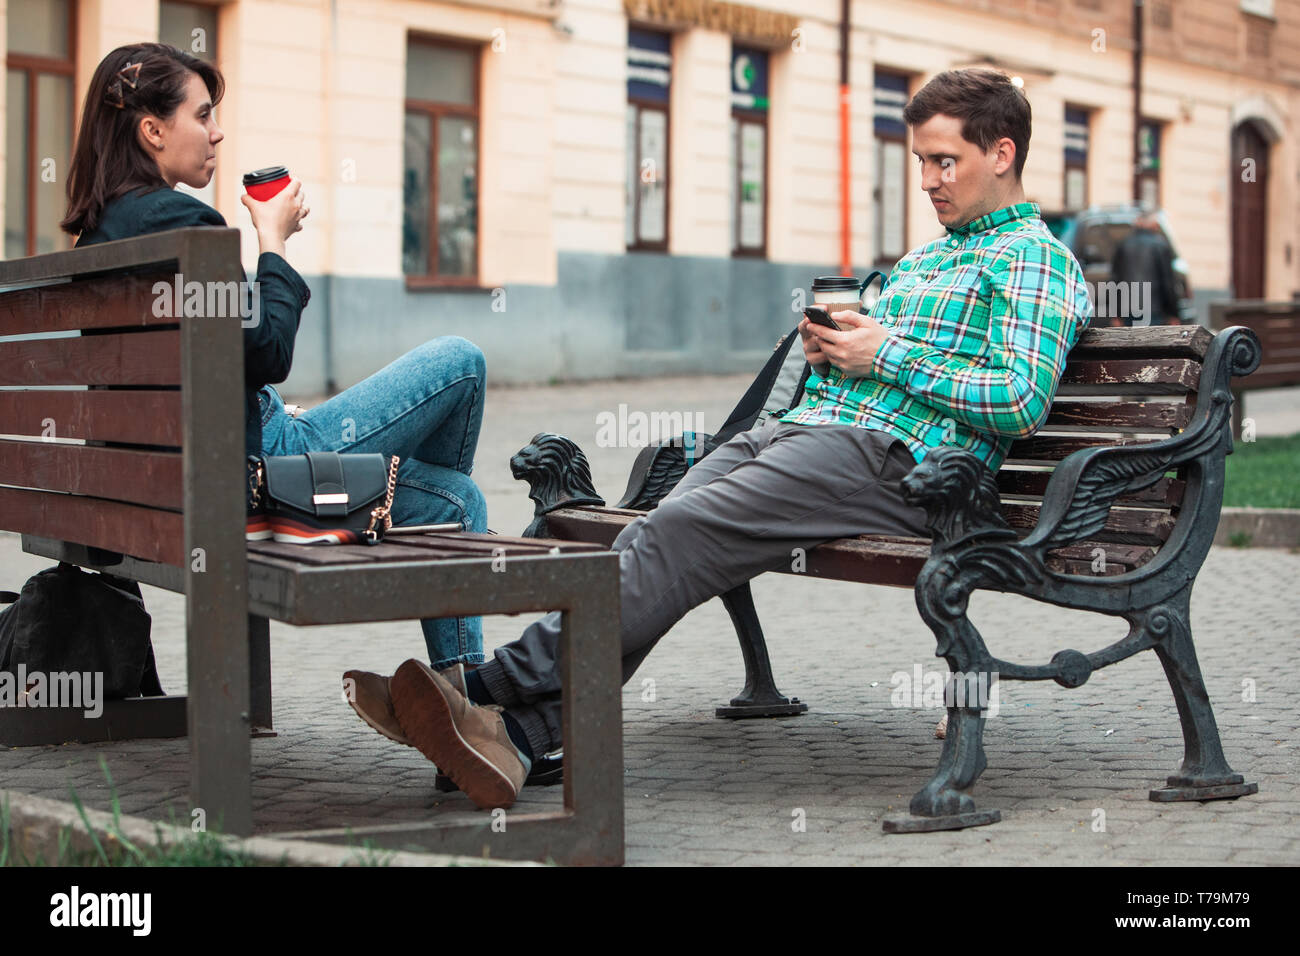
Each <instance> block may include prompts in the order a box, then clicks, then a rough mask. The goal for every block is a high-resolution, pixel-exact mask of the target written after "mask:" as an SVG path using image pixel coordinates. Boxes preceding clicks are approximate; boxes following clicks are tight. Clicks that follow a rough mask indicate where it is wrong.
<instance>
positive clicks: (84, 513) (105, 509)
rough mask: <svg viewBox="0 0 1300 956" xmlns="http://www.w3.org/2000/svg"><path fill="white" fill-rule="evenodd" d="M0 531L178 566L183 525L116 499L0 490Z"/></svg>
mask: <svg viewBox="0 0 1300 956" xmlns="http://www.w3.org/2000/svg"><path fill="white" fill-rule="evenodd" d="M0 528H4V529H5V530H6V531H15V532H17V533H19V534H31V535H37V536H39V537H43V538H56V539H58V540H60V541H71V542H74V543H76V544H85V545H89V546H90V547H92V548H104V549H106V550H109V551H117V552H120V553H124V554H130V555H132V556H133V557H137V558H142V559H143V560H145V561H159V562H161V563H163V564H170V565H174V566H177V567H182V566H184V564H185V523H184V518H183V516H181V515H179V514H177V513H176V512H174V511H159V510H158V509H156V508H142V507H140V506H139V505H130V504H125V503H123V502H120V501H105V500H103V499H100V498H85V497H81V496H79V495H58V494H50V493H48V492H41V491H27V490H24V489H21V488H0Z"/></svg>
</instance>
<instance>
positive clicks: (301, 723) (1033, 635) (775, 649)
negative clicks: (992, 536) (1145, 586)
mask: <svg viewBox="0 0 1300 956" xmlns="http://www.w3.org/2000/svg"><path fill="white" fill-rule="evenodd" d="M746 384H747V377H745V376H740V377H737V376H729V377H722V378H718V379H713V380H703V379H660V380H653V381H643V382H606V383H597V384H580V385H565V386H556V387H549V388H543V387H537V388H517V389H493V390H492V392H491V394H490V397H489V401H488V404H487V409H488V414H487V421H486V423H485V427H484V435H483V441H482V443H481V446H480V455H479V462H480V465H479V466H478V470H477V472H476V477H477V478H478V480H479V481H480V483H481V484H482V486H483V488H484V490H485V492H486V494H487V497H488V501H489V504H490V507H491V509H492V510H491V515H490V523H491V525H492V526H493V527H494V528H496V529H498V530H501V531H504V532H508V533H518V531H519V530H520V529H522V528H523V526H524V525H525V524H526V523H527V521H528V520H529V518H530V517H531V504H530V502H529V501H528V499H527V497H526V494H525V489H524V486H523V485H522V484H520V483H518V482H515V481H513V480H512V479H511V478H510V475H509V471H508V467H507V465H506V461H507V458H508V456H509V455H510V454H511V453H512V452H513V451H515V450H516V449H517V448H519V447H520V446H522V445H523V444H525V443H526V442H527V440H528V439H529V438H530V437H531V436H532V434H533V433H534V432H536V431H539V430H543V429H545V430H553V431H559V432H562V433H564V434H567V435H569V436H570V437H571V438H573V439H574V440H576V441H577V442H578V443H579V444H580V445H581V446H582V447H583V448H584V449H585V450H586V452H587V453H588V455H589V456H590V457H591V460H592V465H593V473H594V476H595V479H596V484H597V487H598V488H599V489H601V491H602V492H604V493H605V495H606V496H607V497H608V499H609V500H610V501H611V502H613V501H615V500H617V499H618V498H619V497H620V496H621V494H622V490H623V485H624V481H625V479H626V475H627V470H628V467H629V466H630V464H631V461H632V458H633V457H634V456H635V453H636V449H635V448H600V447H598V446H597V444H596V435H597V426H598V424H599V423H598V421H597V418H596V416H597V414H599V413H600V412H609V413H611V414H613V415H614V416H615V417H617V416H618V406H619V403H620V402H624V403H626V404H627V406H628V408H627V410H626V411H627V413H628V415H629V416H630V414H631V413H632V412H637V411H640V412H646V413H649V412H653V411H680V412H686V411H690V412H692V413H693V414H696V415H700V416H702V417H703V423H702V424H701V423H700V422H699V421H698V420H697V421H696V423H695V424H696V426H697V428H699V430H703V431H712V430H714V429H716V428H717V427H718V426H719V425H720V424H721V423H722V421H723V419H724V418H725V416H726V413H727V411H728V410H729V408H730V406H731V404H732V402H733V401H734V400H735V398H736V396H738V395H739V394H740V392H741V391H742V390H743V387H744V386H745V385H746ZM682 396H691V398H692V402H693V403H694V404H684V403H683V401H682ZM1295 396H1296V393H1295V392H1291V393H1290V394H1289V395H1285V396H1283V397H1282V398H1281V399H1274V401H1273V404H1275V405H1276V406H1277V407H1278V408H1279V409H1280V410H1282V411H1287V410H1289V409H1292V408H1294V406H1295ZM1288 399H1289V400H1288ZM1268 408H1269V405H1268V403H1267V402H1266V401H1265V400H1262V399H1261V400H1260V401H1258V402H1256V403H1254V404H1253V406H1252V409H1251V412H1252V414H1255V415H1256V416H1258V417H1259V418H1260V424H1259V428H1260V432H1261V433H1262V434H1263V433H1267V431H1266V430H1267V429H1269V428H1270V427H1275V428H1277V430H1282V431H1285V430H1287V428H1286V426H1287V425H1289V424H1290V423H1289V422H1287V421H1282V420H1278V419H1276V418H1274V417H1271V416H1268V415H1267V410H1268ZM1287 413H1288V414H1289V412H1287ZM628 420H629V421H631V420H632V419H631V418H630V417H629V418H628ZM1292 430H1294V429H1292ZM47 564H48V562H47V561H45V560H44V559H40V558H34V557H32V556H30V555H24V554H22V553H21V551H20V550H19V546H18V539H17V538H16V537H14V536H12V535H8V536H0V585H3V586H6V587H13V586H15V585H18V584H21V582H22V581H23V580H24V579H25V578H26V577H27V576H28V575H29V574H31V573H34V572H35V571H37V570H39V569H40V568H42V567H44V566H46V565H47ZM1297 580H1300V555H1298V554H1291V553H1287V552H1283V551H1276V550H1273V551H1268V550H1244V551H1243V550H1231V549H1215V550H1213V551H1212V552H1211V554H1210V557H1209V559H1208V561H1207V562H1206V565H1205V568H1204V570H1203V571H1202V573H1201V575H1200V577H1199V579H1198V583H1197V587H1196V590H1195V593H1194V594H1193V600H1192V624H1193V628H1194V632H1195V635H1196V638H1197V647H1198V652H1199V654H1200V660H1201V666H1202V669H1203V671H1204V673H1205V674H1206V677H1207V682H1208V685H1209V692H1210V696H1211V699H1212V701H1213V704H1214V706H1215V713H1216V716H1217V718H1218V722H1219V727H1220V730H1221V733H1222V736H1223V743H1224V749H1225V751H1226V753H1227V755H1228V759H1229V761H1230V762H1231V763H1232V765H1233V766H1234V767H1235V768H1236V769H1237V770H1238V771H1239V772H1242V773H1244V774H1245V775H1246V778H1247V779H1248V780H1253V781H1257V782H1258V783H1259V786H1260V792H1259V794H1258V795H1256V796H1253V797H1248V798H1245V799H1242V800H1238V801H1235V802H1233V801H1221V802H1216V803H1206V804H1198V803H1191V804H1157V803H1152V802H1150V801H1149V800H1148V799H1147V791H1148V790H1149V789H1150V788H1152V787H1153V786H1161V785H1163V782H1164V778H1165V776H1166V775H1167V774H1169V773H1172V772H1173V771H1175V770H1176V769H1177V767H1178V764H1179V761H1180V759H1181V756H1182V744H1181V734H1180V731H1179V724H1178V718H1177V714H1176V712H1175V710H1174V706H1173V700H1172V697H1171V695H1170V692H1169V687H1168V684H1167V682H1166V681H1165V678H1164V675H1163V672H1162V671H1161V669H1160V667H1159V664H1158V662H1157V660H1156V658H1155V656H1154V655H1152V654H1143V655H1139V656H1138V657H1137V658H1134V659H1132V660H1130V661H1128V662H1124V663H1121V664H1120V665H1117V666H1116V667H1113V668H1110V669H1107V670H1104V671H1101V672H1099V673H1097V674H1096V675H1094V677H1093V678H1092V680H1090V681H1089V682H1088V683H1087V684H1086V685H1084V686H1083V687H1081V688H1079V689H1077V690H1073V691H1067V690H1065V689H1063V688H1060V687H1057V686H1056V685H1055V684H1050V683H1048V684H1041V683H1035V684H1025V683H1020V682H1007V683H1005V684H1003V685H1002V687H1001V688H1000V700H999V708H1000V709H999V713H998V715H997V716H996V717H994V718H992V719H990V721H989V723H988V726H987V730H986V733H985V741H986V744H985V745H986V750H987V753H988V761H989V766H988V770H987V771H986V772H985V773H984V775H983V776H982V777H981V778H980V781H979V782H978V784H977V785H976V788H975V791H974V792H975V797H976V800H977V803H978V804H979V805H980V806H981V807H983V808H997V809H1000V810H1001V811H1002V812H1003V822H1001V823H1000V824H997V825H995V826H991V827H981V828H976V829H971V830H966V831H960V832H952V833H936V834H922V835H912V836H886V835H884V834H882V833H881V830H880V821H881V818H882V817H884V816H886V815H888V814H890V813H894V812H899V811H901V810H905V809H906V806H907V802H908V800H909V799H910V797H911V795H912V794H913V793H914V792H915V791H916V790H917V789H919V788H920V787H921V786H922V785H923V784H924V783H925V781H926V780H927V779H928V778H929V775H930V773H931V771H932V769H933V767H934V764H935V760H936V758H937V756H938V753H939V749H940V747H941V742H940V741H938V740H936V739H935V738H934V736H933V731H934V726H935V722H936V721H937V719H938V718H939V716H940V715H941V711H940V710H938V709H936V708H934V707H913V706H910V704H911V701H910V700H909V701H907V703H908V706H902V707H896V706H893V701H892V700H891V697H892V696H893V694H894V691H895V690H896V689H899V685H900V683H901V682H900V681H899V680H898V679H897V678H898V677H899V675H905V676H907V677H908V678H909V679H910V678H911V677H912V676H913V675H914V674H915V672H916V668H920V669H921V670H922V672H923V673H927V674H928V673H936V674H938V673H943V672H944V670H945V667H944V664H943V662H942V661H941V660H939V659H937V658H935V657H934V656H933V648H934V641H933V637H932V635H931V633H930V632H929V630H928V629H927V628H926V627H925V626H924V625H923V624H922V622H921V621H920V619H919V617H918V615H917V613H916V608H915V605H914V603H913V597H912V594H911V592H910V591H906V590H898V589H891V588H880V587H864V586H860V585H851V584H845V583H840V582H832V581H816V580H803V579H796V578H793V577H791V576H787V575H767V576H765V577H763V578H760V579H759V580H758V581H756V582H755V585H754V592H755V600H756V603H757V605H758V609H759V612H760V614H761V616H762V619H763V621H764V625H765V629H766V632H767V634H768V636H769V641H770V646H771V653H772V658H773V666H774V669H775V672H776V674H777V679H778V682H779V684H780V686H781V688H782V690H783V691H784V692H786V693H789V694H795V695H798V696H799V697H801V698H802V699H803V700H805V701H807V702H808V704H809V705H810V708H811V709H810V711H809V713H807V714H806V715H804V716H802V717H799V718H793V719H782V720H757V721H739V722H728V721H720V720H717V719H715V718H714V717H713V708H714V707H715V706H716V705H718V704H719V703H725V702H726V700H727V699H729V698H730V697H731V695H732V694H734V693H735V692H736V691H738V690H739V688H740V685H741V682H742V677H743V673H744V672H743V667H742V665H741V660H740V654H739V653H738V649H737V646H736V641H735V637H734V635H733V632H732V630H731V627H730V624H729V622H728V619H727V616H726V613H725V612H724V610H723V608H722V606H721V604H720V603H718V602H716V601H715V602H710V603H709V604H706V605H704V606H703V607H701V608H698V609H697V610H695V611H693V612H692V613H691V614H690V615H688V616H687V617H686V618H685V619H684V620H683V621H682V622H681V623H680V624H679V625H678V626H677V627H676V628H675V629H674V630H673V631H672V632H671V633H670V634H669V635H668V636H667V637H666V638H665V639H664V640H663V642H662V644H661V646H660V647H659V648H657V649H656V650H655V652H654V653H653V654H651V656H650V657H649V659H648V660H647V661H646V662H645V664H644V665H643V666H642V669H641V670H640V671H639V672H638V673H637V675H636V676H635V677H634V679H633V680H632V681H631V682H630V683H629V684H628V686H627V687H626V688H625V689H624V694H623V704H624V711H625V720H624V732H625V739H626V747H625V753H626V781H627V786H626V806H627V858H628V862H629V863H631V864H673V863H687V864H788V863H804V864H815V863H834V864H882V863H883V864H912V863H922V864H925V863H930V864H932V863H940V862H944V863H950V862H952V861H954V860H957V861H960V862H963V863H995V864H1013V865H1014V864H1043V863H1069V864H1080V863H1082V864H1118V865H1129V866H1135V865H1149V864H1162V863H1173V862H1190V863H1239V864H1250V863H1290V864H1295V863H1300V825H1298V824H1297V820H1300V786H1298V785H1300V757H1298V750H1297V744H1296V731H1297V725H1298V724H1300V716H1298V711H1300V708H1298V707H1297V698H1296V691H1295V687H1296V686H1297V678H1298V677H1300V623H1298V618H1300V597H1298V596H1297V590H1296V582H1297ZM146 604H147V606H148V607H149V609H150V611H151V612H152V614H153V616H154V643H155V645H156V648H157V655H158V663H159V668H160V671H161V674H162V680H163V686H164V687H165V688H166V689H167V690H168V691H169V692H172V693H178V692H183V691H184V684H185V667H184V642H183V620H184V605H183V602H182V600H181V599H180V598H178V597H177V596H176V595H172V594H168V593H165V592H160V591H154V590H152V589H146ZM971 617H972V620H974V622H975V623H976V625H977V626H980V627H981V629H982V631H983V633H984V635H985V637H986V639H987V640H988V642H989V644H990V647H991V649H992V650H993V651H994V653H996V654H998V655H999V656H1001V657H1005V658H1010V659H1015V660H1023V661H1025V662H1043V661H1046V660H1047V659H1048V658H1049V657H1050V656H1051V655H1052V654H1053V653H1054V652H1055V651H1056V650H1059V649H1060V648H1062V647H1074V648H1077V649H1080V650H1084V651H1088V650H1092V649H1096V648H1099V647H1101V646H1104V645H1105V644H1106V643H1108V642H1110V641H1111V640H1114V639H1116V638H1118V637H1119V636H1121V635H1122V633H1123V622H1122V621H1120V620H1118V619H1115V618H1107V617H1103V616H1098V615H1092V614H1088V613H1084V612H1076V611H1066V610H1061V609H1059V608H1055V607H1051V606H1048V605H1045V604H1037V603H1034V602H1032V601H1029V600H1026V599H1022V598H1018V597H1012V596H1006V595H995V594H986V593H980V594H977V595H976V596H975V598H974V600H973V602H972V613H971ZM485 629H486V632H487V636H488V640H489V643H491V644H492V645H496V644H500V643H502V642H504V641H506V640H509V639H510V638H511V637H513V636H514V635H515V634H517V633H518V629H519V619H518V618H508V617H496V618H489V619H487V620H486V621H485ZM271 635H272V655H273V668H274V677H275V695H276V715H275V720H276V727H277V730H278V732H279V736H277V737H275V738H272V739H261V740H255V741H254V742H253V759H254V772H255V781H254V784H253V789H254V800H255V819H256V822H257V827H258V830H259V832H271V831H275V830H285V829H295V830H297V829H303V828H315V827H330V826H345V825H349V824H352V825H365V824H370V823H381V822H382V823H396V822H404V821H417V820H423V819H427V818H429V817H431V816H433V815H437V814H461V813H467V812H473V811H472V809H471V808H470V805H469V804H468V802H467V801H465V799H464V798H463V797H462V796H461V795H459V794H454V795H450V796H444V795H440V794H437V793H436V792H435V791H434V789H433V770H432V767H431V765H430V764H429V763H428V762H427V761H425V760H424V759H423V758H422V757H421V756H420V755H419V754H418V753H417V752H415V751H414V750H411V749H408V748H405V747H400V746H397V745H395V744H392V743H390V742H388V741H387V740H385V739H383V738H382V737H380V736H379V735H377V734H376V733H374V732H373V731H371V730H370V729H369V728H367V727H366V726H364V725H363V724H362V723H361V722H360V721H358V720H357V719H356V717H355V716H353V714H352V712H351V710H350V709H349V708H348V707H347V705H346V704H345V703H344V702H343V701H342V700H341V698H340V684H339V680H340V674H341V672H342V671H343V670H344V669H346V668H349V667H361V668H367V669H373V670H380V671H391V669H392V668H394V667H395V666H396V665H397V664H398V663H399V662H400V661H402V660H403V659H404V658H406V657H409V656H414V655H418V654H422V653H423V644H422V642H421V639H420V636H419V629H418V626H417V625H416V624H415V623H414V622H411V623H409V624H408V623H404V622H403V623H397V624H370V625H362V626H351V625H350V626H341V627H320V628H292V627H288V626H284V625H279V624H274V623H273V624H272V628H271ZM1252 690H1253V693H1252ZM923 702H924V700H923ZM100 757H103V758H104V759H105V760H106V761H107V765H108V767H109V770H110V771H111V773H112V777H113V781H114V784H115V786H116V789H117V792H118V794H119V796H120V798H121V804H122V810H123V812H126V813H136V814H142V815H145V816H152V817H158V818H164V817H165V816H166V815H167V814H168V813H169V812H175V813H176V814H177V815H178V816H181V817H184V816H185V812H186V811H185V809H184V801H185V798H186V789H187V786H188V748H187V743H186V741H184V740H164V741H127V742H122V743H117V744H111V745H110V744H105V745H75V744H69V745H63V746H58V747H32V748H18V749H4V750H0V780H3V786H4V787H6V788H12V789H17V790H21V791H25V792H30V793H35V794H39V795H41V796H46V797H53V798H56V799H57V798H66V797H67V794H68V790H69V788H75V789H76V791H77V793H78V794H79V795H80V796H81V797H82V798H83V799H84V800H85V801H86V802H87V803H88V804H89V805H91V806H97V807H106V806H107V804H108V789H107V787H106V785H105V782H104V778H103V774H102V773H101V771H100V769H99V766H98V760H99V758H100ZM559 801H560V794H559V792H558V789H556V788H552V789H549V790H545V789H543V790H538V789H528V790H526V791H525V792H524V795H523V797H522V798H521V800H520V802H519V803H518V804H517V808H518V809H519V810H525V811H526V810H529V809H535V808H543V807H549V806H554V805H556V804H558V803H559Z"/></svg>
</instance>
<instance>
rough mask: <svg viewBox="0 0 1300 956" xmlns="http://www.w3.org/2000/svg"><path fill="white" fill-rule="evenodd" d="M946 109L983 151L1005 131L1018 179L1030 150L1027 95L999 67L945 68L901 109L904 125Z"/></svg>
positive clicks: (1029, 116)
mask: <svg viewBox="0 0 1300 956" xmlns="http://www.w3.org/2000/svg"><path fill="white" fill-rule="evenodd" d="M939 113H944V114H946V115H948V116H955V117H956V118H957V119H959V120H961V136H962V139H964V140H966V141H967V142H970V143H974V144H975V145H976V146H978V147H979V148H980V149H982V150H984V152H986V153H987V152H988V151H989V150H990V149H992V148H993V144H994V143H996V142H997V141H998V140H1000V139H1002V138H1003V137H1004V136H1005V137H1007V138H1009V139H1010V140H1011V142H1013V143H1015V144H1016V179H1019V178H1020V174H1021V172H1023V171H1024V168H1025V157H1026V156H1028V155H1029V130H1030V126H1031V125H1032V117H1031V114H1030V110H1029V100H1028V99H1026V98H1025V94H1024V93H1022V92H1021V91H1020V89H1019V88H1018V87H1016V86H1015V85H1014V84H1013V83H1012V82H1011V78H1010V77H1008V76H1007V75H1006V74H1005V73H999V72H998V71H997V70H986V69H978V68H975V69H969V70H947V71H946V72H943V73H940V74H939V75H938V76H936V77H935V78H934V79H932V80H931V81H930V82H929V83H927V84H925V86H923V87H921V89H920V91H918V92H917V94H916V95H915V96H914V97H912V101H911V102H910V103H908V104H907V106H906V108H904V110H903V119H904V120H905V121H906V122H907V125H908V126H917V125H919V124H921V123H924V122H925V121H926V120H928V119H930V117H932V116H935V115H936V114H939Z"/></svg>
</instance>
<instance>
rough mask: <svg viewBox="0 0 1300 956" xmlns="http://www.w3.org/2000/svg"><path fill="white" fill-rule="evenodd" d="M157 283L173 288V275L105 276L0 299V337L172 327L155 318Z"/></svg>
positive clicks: (19, 291)
mask: <svg viewBox="0 0 1300 956" xmlns="http://www.w3.org/2000/svg"><path fill="white" fill-rule="evenodd" d="M156 282H165V283H167V285H168V287H169V288H170V287H171V286H172V282H173V274H172V273H168V274H166V275H164V274H162V273H161V272H158V273H148V274H137V275H118V276H102V277H96V278H93V279H79V280H76V281H73V282H66V283H62V284H60V285H47V286H38V287H37V288H34V289H16V290H14V291H12V292H6V293H3V294H0V335H26V334H29V333H33V332H66V331H71V330H74V329H106V328H129V327H133V326H150V325H164V324H167V323H172V324H174V323H175V322H176V319H175V318H171V317H169V316H166V315H163V316H155V315H154V314H153V312H154V310H153V301H154V298H155V296H154V292H153V288H154V283H156ZM160 311H161V310H160Z"/></svg>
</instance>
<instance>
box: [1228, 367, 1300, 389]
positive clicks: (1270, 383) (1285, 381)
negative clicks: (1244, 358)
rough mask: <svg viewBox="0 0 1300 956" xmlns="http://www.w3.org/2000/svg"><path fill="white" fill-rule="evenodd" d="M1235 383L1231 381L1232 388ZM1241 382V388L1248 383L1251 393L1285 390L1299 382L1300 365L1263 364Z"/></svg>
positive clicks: (1234, 380) (1235, 380)
mask: <svg viewBox="0 0 1300 956" xmlns="http://www.w3.org/2000/svg"><path fill="white" fill-rule="evenodd" d="M1237 381H1238V380H1237V379H1233V387H1234V388H1235V387H1236V383H1237ZM1241 381H1242V385H1243V386H1246V385H1247V383H1249V385H1248V387H1249V388H1250V389H1251V390H1252V391H1253V390H1255V389H1258V388H1285V387H1287V386H1290V385H1294V384H1295V383H1296V382H1297V381H1300V363H1296V364H1279V365H1273V366H1270V365H1268V364H1264V365H1261V366H1260V368H1259V370H1258V371H1257V372H1255V373H1254V374H1253V375H1251V376H1250V378H1248V379H1244V380H1241Z"/></svg>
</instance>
